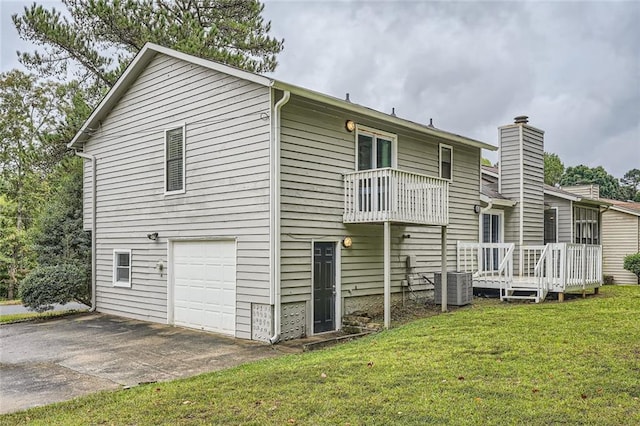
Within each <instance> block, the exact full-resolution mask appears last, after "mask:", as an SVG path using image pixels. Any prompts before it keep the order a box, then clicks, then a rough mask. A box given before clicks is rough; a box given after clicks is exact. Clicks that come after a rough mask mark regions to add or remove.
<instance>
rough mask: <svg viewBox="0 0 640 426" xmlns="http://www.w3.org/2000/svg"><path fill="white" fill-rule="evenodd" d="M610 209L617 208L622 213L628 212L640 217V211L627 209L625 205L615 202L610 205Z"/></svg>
mask: <svg viewBox="0 0 640 426" xmlns="http://www.w3.org/2000/svg"><path fill="white" fill-rule="evenodd" d="M609 209H611V210H615V211H617V212H620V213H626V214H631V215H634V216H638V217H640V211H635V210H630V209H625V208H624V207H620V206H616V205H615V204H613V205H612V206H611V207H609Z"/></svg>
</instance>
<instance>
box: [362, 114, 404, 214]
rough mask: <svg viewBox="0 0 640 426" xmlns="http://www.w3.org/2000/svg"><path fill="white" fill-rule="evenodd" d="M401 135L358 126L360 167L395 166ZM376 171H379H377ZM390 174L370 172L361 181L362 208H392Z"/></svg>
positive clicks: (378, 209)
mask: <svg viewBox="0 0 640 426" xmlns="http://www.w3.org/2000/svg"><path fill="white" fill-rule="evenodd" d="M396 153H397V137H396V136H395V135H392V134H388V133H383V132H380V131H378V130H373V129H367V128H363V127H360V126H358V127H357V128H356V167H357V170H359V171H363V170H375V169H385V168H392V167H393V168H395V167H396V166H397V162H396ZM374 174H376V173H375V172H374ZM390 185H391V181H390V177H389V175H388V173H385V172H382V173H379V174H377V176H374V175H369V176H368V177H363V178H362V179H360V181H359V182H358V199H357V205H358V207H357V208H358V210H359V211H362V212H365V211H366V212H372V211H384V210H388V209H389V208H390V199H389V198H390V197H389V195H390V193H391V192H390Z"/></svg>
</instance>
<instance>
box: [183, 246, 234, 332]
mask: <svg viewBox="0 0 640 426" xmlns="http://www.w3.org/2000/svg"><path fill="white" fill-rule="evenodd" d="M173 278H174V305H173V306H174V313H173V320H174V323H175V325H181V326H185V327H191V328H197V329H200V330H208V331H215V332H218V333H224V334H230V335H235V329H236V244H235V241H188V242H187V241H180V242H175V243H173Z"/></svg>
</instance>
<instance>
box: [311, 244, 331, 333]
mask: <svg viewBox="0 0 640 426" xmlns="http://www.w3.org/2000/svg"><path fill="white" fill-rule="evenodd" d="M335 290H336V256H335V244H334V243H314V244H313V332H314V333H322V332H324V331H331V330H335V328H336V327H335V318H334V317H335V310H336V303H335V300H336V294H335Z"/></svg>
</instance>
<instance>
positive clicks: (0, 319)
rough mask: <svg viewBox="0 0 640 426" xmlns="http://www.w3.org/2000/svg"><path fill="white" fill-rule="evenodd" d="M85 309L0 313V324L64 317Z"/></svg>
mask: <svg viewBox="0 0 640 426" xmlns="http://www.w3.org/2000/svg"><path fill="white" fill-rule="evenodd" d="M78 312H85V311H75V310H71V311H47V312H23V313H19V314H7V315H0V324H8V323H12V322H19V321H25V320H46V319H50V318H57V317H64V316H67V315H73V314H77V313H78Z"/></svg>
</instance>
